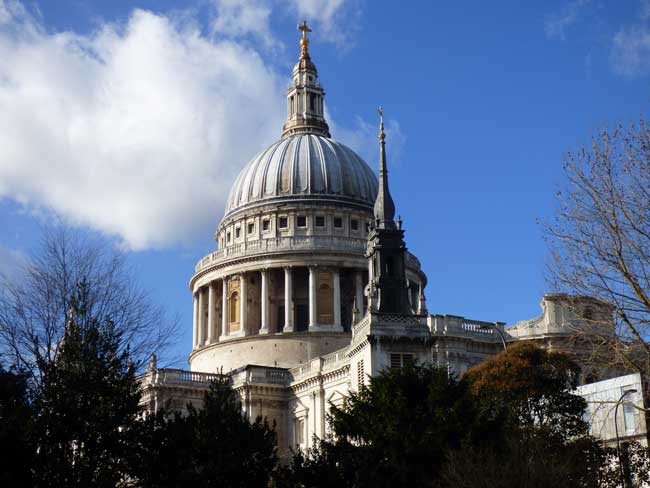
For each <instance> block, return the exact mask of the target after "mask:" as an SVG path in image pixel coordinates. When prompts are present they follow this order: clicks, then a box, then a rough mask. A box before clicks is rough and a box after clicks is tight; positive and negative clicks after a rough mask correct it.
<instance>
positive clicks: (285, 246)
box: [194, 236, 420, 273]
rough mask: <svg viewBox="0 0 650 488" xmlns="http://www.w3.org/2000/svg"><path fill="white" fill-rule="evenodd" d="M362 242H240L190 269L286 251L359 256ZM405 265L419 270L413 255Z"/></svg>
mask: <svg viewBox="0 0 650 488" xmlns="http://www.w3.org/2000/svg"><path fill="white" fill-rule="evenodd" d="M366 245H367V241H366V239H362V238H357V237H337V236H288V237H272V238H270V239H260V240H256V241H247V242H241V243H239V244H233V245H231V246H228V247H225V248H223V249H219V250H217V251H214V252H212V253H210V254H208V255H207V256H205V257H203V258H202V259H201V260H200V261H199V262H198V263H196V266H195V268H194V270H195V272H197V273H198V272H199V271H201V270H202V269H204V268H206V267H208V266H210V265H211V264H216V263H219V262H222V261H226V260H229V259H234V258H238V257H242V256H254V255H256V254H267V253H274V252H286V251H310V250H327V251H348V252H349V251H352V252H355V253H359V254H363V253H364V252H365V250H366ZM406 265H407V267H409V268H415V269H420V261H419V260H418V258H416V257H415V256H414V255H413V254H411V253H409V252H407V253H406Z"/></svg>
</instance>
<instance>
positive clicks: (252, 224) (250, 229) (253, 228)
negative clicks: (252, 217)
mask: <svg viewBox="0 0 650 488" xmlns="http://www.w3.org/2000/svg"><path fill="white" fill-rule="evenodd" d="M254 230H255V224H254V223H253V222H249V223H248V233H249V234H252V233H253V231H254Z"/></svg>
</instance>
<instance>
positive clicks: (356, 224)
mask: <svg viewBox="0 0 650 488" xmlns="http://www.w3.org/2000/svg"><path fill="white" fill-rule="evenodd" d="M350 229H352V230H359V221H358V220H357V219H352V220H350Z"/></svg>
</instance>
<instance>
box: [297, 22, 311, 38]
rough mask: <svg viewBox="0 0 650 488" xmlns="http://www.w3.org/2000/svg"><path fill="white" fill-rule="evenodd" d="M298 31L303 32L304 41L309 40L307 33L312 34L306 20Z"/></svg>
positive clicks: (299, 25) (299, 26)
mask: <svg viewBox="0 0 650 488" xmlns="http://www.w3.org/2000/svg"><path fill="white" fill-rule="evenodd" d="M298 30H299V31H301V32H302V38H303V39H307V32H311V29H310V28H309V27H308V26H307V21H306V20H303V21H302V24H298Z"/></svg>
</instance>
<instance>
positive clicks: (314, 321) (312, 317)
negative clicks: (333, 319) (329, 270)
mask: <svg viewBox="0 0 650 488" xmlns="http://www.w3.org/2000/svg"><path fill="white" fill-rule="evenodd" d="M317 273H318V270H317V269H316V268H315V267H313V266H310V267H309V329H315V328H317V327H318V316H317V314H316V281H317Z"/></svg>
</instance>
